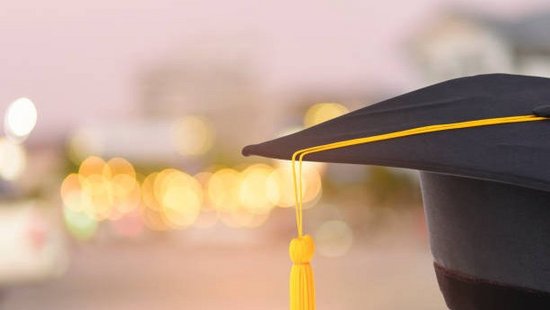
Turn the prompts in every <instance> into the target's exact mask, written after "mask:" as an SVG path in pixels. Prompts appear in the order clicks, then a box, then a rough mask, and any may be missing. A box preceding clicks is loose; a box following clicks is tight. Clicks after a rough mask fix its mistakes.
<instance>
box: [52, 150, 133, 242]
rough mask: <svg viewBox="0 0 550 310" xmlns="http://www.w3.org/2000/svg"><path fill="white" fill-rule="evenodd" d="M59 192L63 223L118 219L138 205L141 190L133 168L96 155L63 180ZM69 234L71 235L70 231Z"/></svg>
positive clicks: (121, 162) (123, 162)
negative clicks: (63, 210)
mask: <svg viewBox="0 0 550 310" xmlns="http://www.w3.org/2000/svg"><path fill="white" fill-rule="evenodd" d="M60 193H61V198H62V200H63V204H64V209H65V212H66V214H68V215H66V221H67V220H70V219H75V220H76V219H78V220H82V221H84V220H83V219H85V218H89V219H91V220H93V221H96V222H97V221H102V220H106V219H109V220H118V219H120V218H121V217H122V216H124V215H125V214H128V213H130V212H132V211H134V210H136V209H137V207H138V206H139V205H140V202H141V188H140V185H139V182H138V181H137V180H136V173H135V170H134V167H133V166H132V164H131V163H129V162H128V161H127V160H125V159H123V158H118V157H117V158H112V159H111V160H109V161H108V162H105V161H104V160H103V159H101V158H99V157H96V156H90V157H88V158H87V159H86V160H84V161H83V162H82V163H81V164H80V167H79V169H78V173H71V174H69V175H68V176H67V177H65V179H64V180H63V182H62V184H61V189H60ZM76 214H80V216H77V215H76ZM67 216H69V218H67ZM84 216H85V217H84ZM67 225H70V223H67ZM90 225H91V224H90ZM68 227H69V226H68ZM69 231H70V232H73V231H72V230H71V229H70V228H69ZM77 237H78V236H77Z"/></svg>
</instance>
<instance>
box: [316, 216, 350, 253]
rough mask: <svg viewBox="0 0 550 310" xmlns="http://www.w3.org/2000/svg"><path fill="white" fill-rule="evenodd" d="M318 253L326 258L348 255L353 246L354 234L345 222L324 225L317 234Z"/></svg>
mask: <svg viewBox="0 0 550 310" xmlns="http://www.w3.org/2000/svg"><path fill="white" fill-rule="evenodd" d="M315 240H316V243H317V251H318V252H319V254H321V255H323V256H326V257H339V256H344V255H346V254H347V253H348V252H349V250H350V248H351V246H352V244H353V232H352V230H351V228H350V227H349V225H348V224H347V223H346V222H344V221H339V220H332V221H326V222H324V223H322V224H321V225H320V226H319V227H318V228H317V230H316V232H315Z"/></svg>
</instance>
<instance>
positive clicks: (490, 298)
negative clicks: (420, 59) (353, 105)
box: [243, 74, 550, 310]
mask: <svg viewBox="0 0 550 310" xmlns="http://www.w3.org/2000/svg"><path fill="white" fill-rule="evenodd" d="M548 117H550V79H547V78H541V77H531V76H519V75H506V74H490V75H479V76H471V77H464V78H458V79H453V80H449V81H446V82H442V83H439V84H435V85H432V86H429V87H426V88H422V89H419V90H416V91H413V92H410V93H407V94H404V95H401V96H398V97H395V98H391V99H388V100H385V101H382V102H380V103H377V104H374V105H370V106H367V107H365V108H362V109H359V110H356V111H353V112H351V113H348V114H345V115H343V116H340V117H338V118H335V119H332V120H330V121H327V122H325V123H321V124H319V125H317V126H314V127H310V128H307V129H304V130H302V131H300V132H297V133H294V134H291V135H288V136H284V137H281V138H278V139H274V140H271V141H267V142H264V143H260V144H255V145H249V146H247V147H245V148H244V149H243V154H244V155H246V156H248V155H260V156H265V157H271V158H279V159H288V160H292V163H293V169H294V180H293V181H294V185H295V192H296V201H297V203H296V220H297V227H298V236H297V237H296V238H295V239H294V240H293V241H292V242H291V248H290V252H291V259H292V260H293V262H294V265H293V267H292V271H291V281H290V286H291V287H290V293H291V309H296V310H302V309H315V300H314V299H315V298H314V289H313V273H312V271H311V266H310V265H309V261H310V260H311V257H312V255H313V251H314V245H313V241H312V240H311V238H310V237H309V236H307V235H305V234H304V233H303V232H302V227H301V226H302V211H301V209H302V207H301V205H302V203H301V195H302V193H301V176H300V173H301V162H302V160H308V161H323V162H335V163H351V164H364V165H381V166H388V167H401V168H409V169H416V170H420V177H421V187H422V194H423V201H424V206H425V212H426V218H427V223H428V230H429V234H430V246H431V251H432V254H433V257H434V266H435V272H436V276H437V279H438V282H439V286H440V289H441V291H442V293H443V296H444V298H445V301H446V303H447V306H448V307H449V308H451V309H460V310H462V309H550V121H547V120H550V119H549V118H548Z"/></svg>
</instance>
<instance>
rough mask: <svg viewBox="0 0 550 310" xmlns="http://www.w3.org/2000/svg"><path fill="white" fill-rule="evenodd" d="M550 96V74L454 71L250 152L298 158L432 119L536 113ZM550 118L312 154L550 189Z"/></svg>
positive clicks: (323, 158)
mask: <svg viewBox="0 0 550 310" xmlns="http://www.w3.org/2000/svg"><path fill="white" fill-rule="evenodd" d="M549 103H550V79H547V78H540V77H529V76H519V75H505V74H491V75H480V76H472V77H465V78H460V79H454V80H450V81H446V82H443V83H439V84H436V85H432V86H429V87H426V88H423V89H420V90H417V91H414V92H410V93H407V94H405V95H402V96H398V97H395V98H392V99H389V100H386V101H383V102H380V103H377V104H374V105H371V106H368V107H365V108H362V109H360V110H357V111H354V112H351V113H348V114H346V115H343V116H341V117H338V118H336V119H333V120H331V121H328V122H325V123H322V124H319V125H317V126H314V127H311V128H308V129H305V130H302V131H300V132H298V133H295V134H292V135H288V136H285V137H282V138H279V139H275V140H272V141H268V142H264V143H260V144H256V145H250V146H247V147H245V148H244V149H243V154H244V155H260V156H266V157H273V158H280V159H290V157H291V156H292V154H293V153H294V152H295V151H297V150H299V149H302V148H306V147H311V146H316V145H321V144H326V143H331V142H336V141H342V140H347V139H352V138H359V137H366V136H372V135H377V134H382V133H389V132H394V131H399V130H404V129H409V128H415V127H420V126H426V125H433V124H442V123H453V122H460V121H468V120H475V119H483V118H494V117H504V116H513V115H526V114H532V113H533V110H537V109H538V110H539V111H542V112H544V109H541V108H540V107H541V106H546V105H549ZM549 158H550V121H539V122H529V123H519V124H506V125H496V126H487V127H478V128H469V129H460V130H452V131H443V132H436V133H429V134H424V135H417V136H410V137H405V138H398V139H394V140H388V141H381V142H375V143H369V144H363V145H356V146H352V147H346V148H342V149H336V150H331V151H326V152H320V153H316V154H312V155H309V156H308V157H307V158H306V160H313V161H324V162H341V163H356V164H372V165H383V166H393V167H403V168H411V169H417V170H424V171H432V172H440V173H446V174H452V175H457V176H466V177H471V178H479V179H487V180H492V181H498V182H504V183H510V184H516V185H520V186H525V187H530V188H534V189H540V190H545V191H550V173H548V171H550V160H549Z"/></svg>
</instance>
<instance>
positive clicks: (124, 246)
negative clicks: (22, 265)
mask: <svg viewBox="0 0 550 310" xmlns="http://www.w3.org/2000/svg"><path fill="white" fill-rule="evenodd" d="M403 222H404V223H405V224H406V223H407V222H406V221H403ZM262 229H263V228H261V229H259V231H258V234H257V235H256V236H258V238H257V239H258V240H253V239H250V238H248V237H245V236H249V234H248V233H246V232H245V231H241V233H242V235H238V234H237V235H234V236H233V237H231V238H234V239H235V240H240V241H239V243H240V245H239V246H229V245H228V244H226V245H224V244H217V245H216V244H214V243H210V241H209V242H205V241H198V240H205V239H206V240H209V239H208V238H207V237H206V238H205V236H204V235H202V236H201V235H200V234H201V231H198V232H195V235H193V233H188V234H186V237H185V238H184V240H182V239H181V238H178V237H174V238H163V239H162V240H154V242H151V241H152V240H149V241H146V242H145V244H144V243H139V244H137V243H122V242H120V243H117V242H112V241H110V242H107V243H105V244H85V245H82V246H78V247H77V248H74V249H73V250H74V256H73V261H72V264H71V266H70V267H69V270H68V272H67V274H66V275H65V276H64V277H63V278H60V279H56V280H53V281H50V282H47V283H45V284H37V285H33V286H26V287H20V288H17V289H11V290H9V291H8V292H7V294H6V295H5V296H4V301H3V303H2V306H3V307H2V309H10V310H11V309H14V310H18V309H26V310H33V309H42V310H49V309H52V310H53V309H81V310H88V309H90V310H91V309H94V310H101V309H115V310H126V309H128V310H130V309H132V310H135V309H206V310H208V309H241V310H249V309H250V310H252V309H286V307H287V281H288V272H289V268H290V262H289V260H288V256H287V244H286V243H285V242H282V241H281V242H277V243H276V244H275V245H274V242H264V243H265V245H262V242H261V241H262V240H259V239H261V238H262V237H261V236H262V231H261V230H262ZM412 229H414V228H410V229H408V228H407V229H402V230H400V231H396V232H388V233H387V235H385V236H380V237H377V238H376V239H367V241H364V242H358V243H356V244H355V245H354V246H353V247H352V249H351V250H350V252H349V253H348V255H346V256H344V257H340V258H326V257H322V256H321V255H317V256H316V258H315V260H314V268H315V273H316V278H317V279H316V280H317V285H318V287H317V288H318V294H317V296H318V302H319V309H333V310H339V309H423V310H430V309H434V310H440V309H443V308H444V304H443V301H442V298H441V297H440V293H439V290H438V288H437V284H436V280H435V276H434V273H433V269H432V265H431V264H432V259H431V255H430V254H429V251H428V248H427V245H426V242H423V241H422V240H419V239H418V237H417V236H416V235H417V234H415V233H414V231H412ZM264 230H265V229H264ZM203 232H207V230H204V231H203ZM207 234H211V232H207ZM227 238H230V237H227V236H225V237H224V238H221V239H222V240H225V239H227ZM212 242H217V243H220V241H212ZM221 243H223V241H222V242H221Z"/></svg>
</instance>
